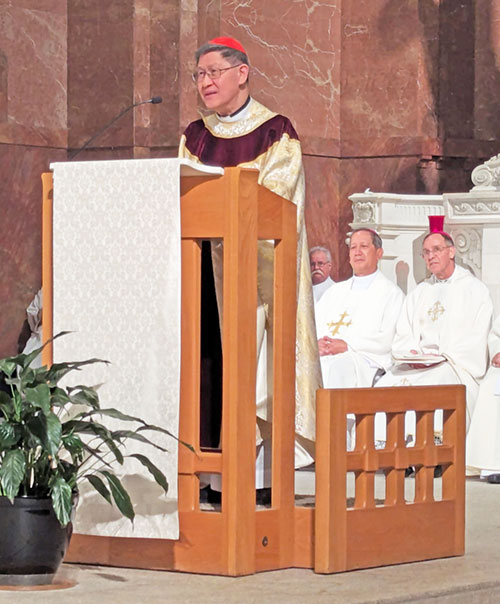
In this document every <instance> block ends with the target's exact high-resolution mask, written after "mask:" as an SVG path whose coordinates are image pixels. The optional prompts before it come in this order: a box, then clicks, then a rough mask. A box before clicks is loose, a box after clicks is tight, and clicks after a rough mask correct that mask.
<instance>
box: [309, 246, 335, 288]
mask: <svg viewBox="0 0 500 604" xmlns="http://www.w3.org/2000/svg"><path fill="white" fill-rule="evenodd" d="M309 260H310V262H311V278H312V282H313V285H318V283H323V281H325V280H326V279H327V278H328V277H329V276H330V271H331V270H332V263H331V262H329V261H328V259H327V257H326V254H325V252H320V251H317V252H313V253H312V254H311V255H310V256H309Z"/></svg>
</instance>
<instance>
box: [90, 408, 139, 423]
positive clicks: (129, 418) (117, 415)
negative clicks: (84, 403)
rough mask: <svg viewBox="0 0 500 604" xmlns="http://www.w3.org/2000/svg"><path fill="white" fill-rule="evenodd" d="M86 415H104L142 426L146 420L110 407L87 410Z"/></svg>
mask: <svg viewBox="0 0 500 604" xmlns="http://www.w3.org/2000/svg"><path fill="white" fill-rule="evenodd" d="M87 415H88V416H89V417H90V416H92V415H105V416H106V417H113V418H114V419H121V420H122V421H124V422H138V423H140V424H142V425H143V426H147V424H146V422H145V421H144V420H143V419H141V418H139V417H134V416H133V415H127V414H126V413H123V412H122V411H119V410H118V409H113V408H112V407H110V408H108V409H96V410H95V411H89V412H88V413H87Z"/></svg>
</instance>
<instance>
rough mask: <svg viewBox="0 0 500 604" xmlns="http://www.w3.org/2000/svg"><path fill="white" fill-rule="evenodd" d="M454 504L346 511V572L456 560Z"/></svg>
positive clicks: (443, 502) (413, 505) (439, 503)
mask: <svg viewBox="0 0 500 604" xmlns="http://www.w3.org/2000/svg"><path fill="white" fill-rule="evenodd" d="M454 516H455V503H454V502H453V501H440V502H435V503H433V504H432V505H429V504H422V503H418V504H417V503H413V504H407V505H404V506H398V507H397V508H393V507H379V508H374V509H371V510H348V512H347V535H348V537H347V548H346V566H347V568H348V569H349V570H352V569H356V568H368V567H373V566H384V565H386V564H400V563H402V562H415V561H418V560H430V559H432V558H445V557H447V556H456V555H457V552H456V551H455V543H454Z"/></svg>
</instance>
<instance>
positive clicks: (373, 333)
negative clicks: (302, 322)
mask: <svg viewBox="0 0 500 604" xmlns="http://www.w3.org/2000/svg"><path fill="white" fill-rule="evenodd" d="M383 253H384V252H383V249H382V240H381V238H380V236H379V235H378V233H376V232H375V231H372V230H370V229H356V230H355V231H353V232H352V235H351V238H350V241H349V262H350V264H351V267H352V270H353V276H352V277H351V278H350V279H347V280H346V281H340V282H338V283H334V284H333V285H332V286H331V287H330V288H329V289H328V290H327V291H326V292H325V293H324V294H323V296H322V297H321V299H320V300H319V301H318V303H317V305H316V330H317V334H318V347H319V354H320V361H321V372H322V376H323V386H324V388H356V387H369V386H372V384H373V381H374V378H375V377H376V376H377V374H378V375H380V374H381V373H383V372H384V371H385V370H386V369H388V368H389V366H390V365H391V346H392V340H393V338H394V334H395V331H396V322H397V320H398V316H399V313H400V311H401V308H402V305H403V300H404V295H403V292H402V291H401V290H400V289H399V287H398V286H397V285H395V284H394V283H393V282H392V281H390V280H389V279H387V278H386V277H385V276H384V275H383V274H382V273H381V272H380V270H378V268H377V265H378V261H379V260H380V258H381V257H382V255H383ZM348 424H349V425H350V426H352V421H351V422H348ZM348 440H349V436H348Z"/></svg>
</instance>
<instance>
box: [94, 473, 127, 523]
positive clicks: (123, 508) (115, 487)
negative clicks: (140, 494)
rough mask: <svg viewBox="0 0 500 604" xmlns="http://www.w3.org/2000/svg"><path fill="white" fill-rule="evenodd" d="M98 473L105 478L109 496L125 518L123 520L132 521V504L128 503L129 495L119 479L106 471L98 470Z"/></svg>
mask: <svg viewBox="0 0 500 604" xmlns="http://www.w3.org/2000/svg"><path fill="white" fill-rule="evenodd" d="M100 473H101V474H102V475H103V476H105V477H106V479H107V481H108V484H109V487H110V489H111V495H112V496H113V500H114V502H115V503H116V507H117V508H118V509H119V510H120V512H121V513H122V514H123V515H124V516H125V518H128V519H129V520H131V521H133V520H134V516H135V512H134V508H133V506H132V502H131V501H130V495H129V494H128V493H127V491H126V489H125V487H124V486H123V485H122V483H121V482H120V480H119V478H118V477H117V476H115V475H114V474H112V473H111V472H108V471H107V470H100Z"/></svg>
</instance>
